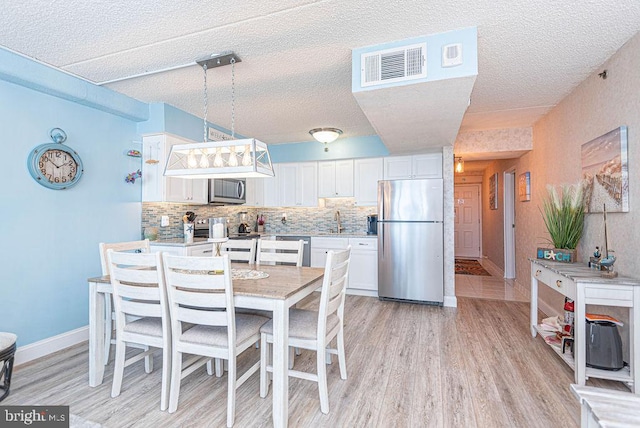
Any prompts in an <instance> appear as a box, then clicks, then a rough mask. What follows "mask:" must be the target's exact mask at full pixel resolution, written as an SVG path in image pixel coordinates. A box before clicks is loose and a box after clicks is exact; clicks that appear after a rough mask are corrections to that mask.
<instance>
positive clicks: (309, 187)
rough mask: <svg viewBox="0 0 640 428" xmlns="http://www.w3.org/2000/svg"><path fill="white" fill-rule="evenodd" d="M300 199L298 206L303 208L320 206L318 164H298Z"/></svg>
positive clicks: (298, 199) (297, 200) (297, 202)
mask: <svg viewBox="0 0 640 428" xmlns="http://www.w3.org/2000/svg"><path fill="white" fill-rule="evenodd" d="M298 184H299V186H298V197H297V198H296V205H297V206H303V207H317V206H318V163H317V162H305V163H301V164H298Z"/></svg>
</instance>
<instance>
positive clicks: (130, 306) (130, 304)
mask: <svg viewBox="0 0 640 428" xmlns="http://www.w3.org/2000/svg"><path fill="white" fill-rule="evenodd" d="M120 310H121V311H122V312H124V313H125V314H127V315H132V316H135V317H156V318H160V317H162V310H161V309H160V304H159V302H158V304H149V302H148V301H145V302H140V301H135V300H124V299H122V300H121V301H120Z"/></svg>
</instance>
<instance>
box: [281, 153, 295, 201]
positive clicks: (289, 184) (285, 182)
mask: <svg viewBox="0 0 640 428" xmlns="http://www.w3.org/2000/svg"><path fill="white" fill-rule="evenodd" d="M279 172H280V174H279V176H280V177H279V180H278V181H279V184H280V186H279V188H280V205H281V206H283V207H295V206H296V198H297V193H298V192H297V188H298V185H297V184H298V183H297V181H298V164H295V163H283V164H280V166H279Z"/></svg>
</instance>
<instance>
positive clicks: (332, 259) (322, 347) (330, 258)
mask: <svg viewBox="0 0 640 428" xmlns="http://www.w3.org/2000/svg"><path fill="white" fill-rule="evenodd" d="M350 253H351V247H348V248H347V249H346V250H343V251H337V252H336V251H329V253H328V255H327V262H326V265H325V268H324V280H323V282H322V292H321V294H320V307H319V311H318V312H316V311H309V310H304V309H296V308H292V309H290V311H289V346H290V347H296V348H302V349H310V350H313V351H315V352H316V359H317V373H306V372H301V371H297V370H289V376H292V377H297V378H300V379H306V380H311V381H315V382H318V392H319V393H320V410H321V411H322V413H325V414H326V413H329V391H328V389H327V368H326V364H327V362H328V361H327V355H328V354H337V355H338V363H339V365H340V377H341V378H342V379H347V366H346V359H345V350H344V300H345V290H346V287H347V280H348V274H349V259H350ZM260 333H261V335H260V337H261V339H260V342H261V343H260V348H261V358H260V397H262V398H264V397H266V396H267V392H268V389H269V380H270V379H269V378H268V377H267V376H268V375H267V372H273V368H272V366H271V365H270V364H269V361H268V360H269V358H270V356H271V348H272V344H273V321H269V322H268V323H266V324H265V325H264V326H262V328H261V329H260ZM334 338H337V348H335V349H333V348H330V347H329V345H330V344H331V341H332V340H333V339H334ZM329 358H330V356H329Z"/></svg>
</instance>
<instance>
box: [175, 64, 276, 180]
mask: <svg viewBox="0 0 640 428" xmlns="http://www.w3.org/2000/svg"><path fill="white" fill-rule="evenodd" d="M240 61H241V60H240V58H239V57H238V56H236V55H235V54H234V53H233V52H231V53H225V54H221V55H211V56H210V57H207V58H204V59H202V60H199V61H196V62H197V63H198V65H200V66H201V67H202V69H203V70H204V115H203V122H204V136H203V141H202V143H190V144H176V145H174V146H172V147H171V151H170V152H169V158H168V159H167V166H166V168H165V170H164V175H165V176H169V177H179V178H194V179H195V178H244V177H256V178H263V177H273V175H274V174H273V165H272V164H271V156H270V155H269V148H268V147H267V144H265V143H263V142H262V141H258V140H256V139H254V138H245V139H241V140H236V139H235V64H236V63H237V62H240ZM224 65H231V139H228V140H223V141H209V139H208V138H207V137H208V136H207V131H208V123H207V109H208V99H207V69H209V68H215V67H221V66H224Z"/></svg>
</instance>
